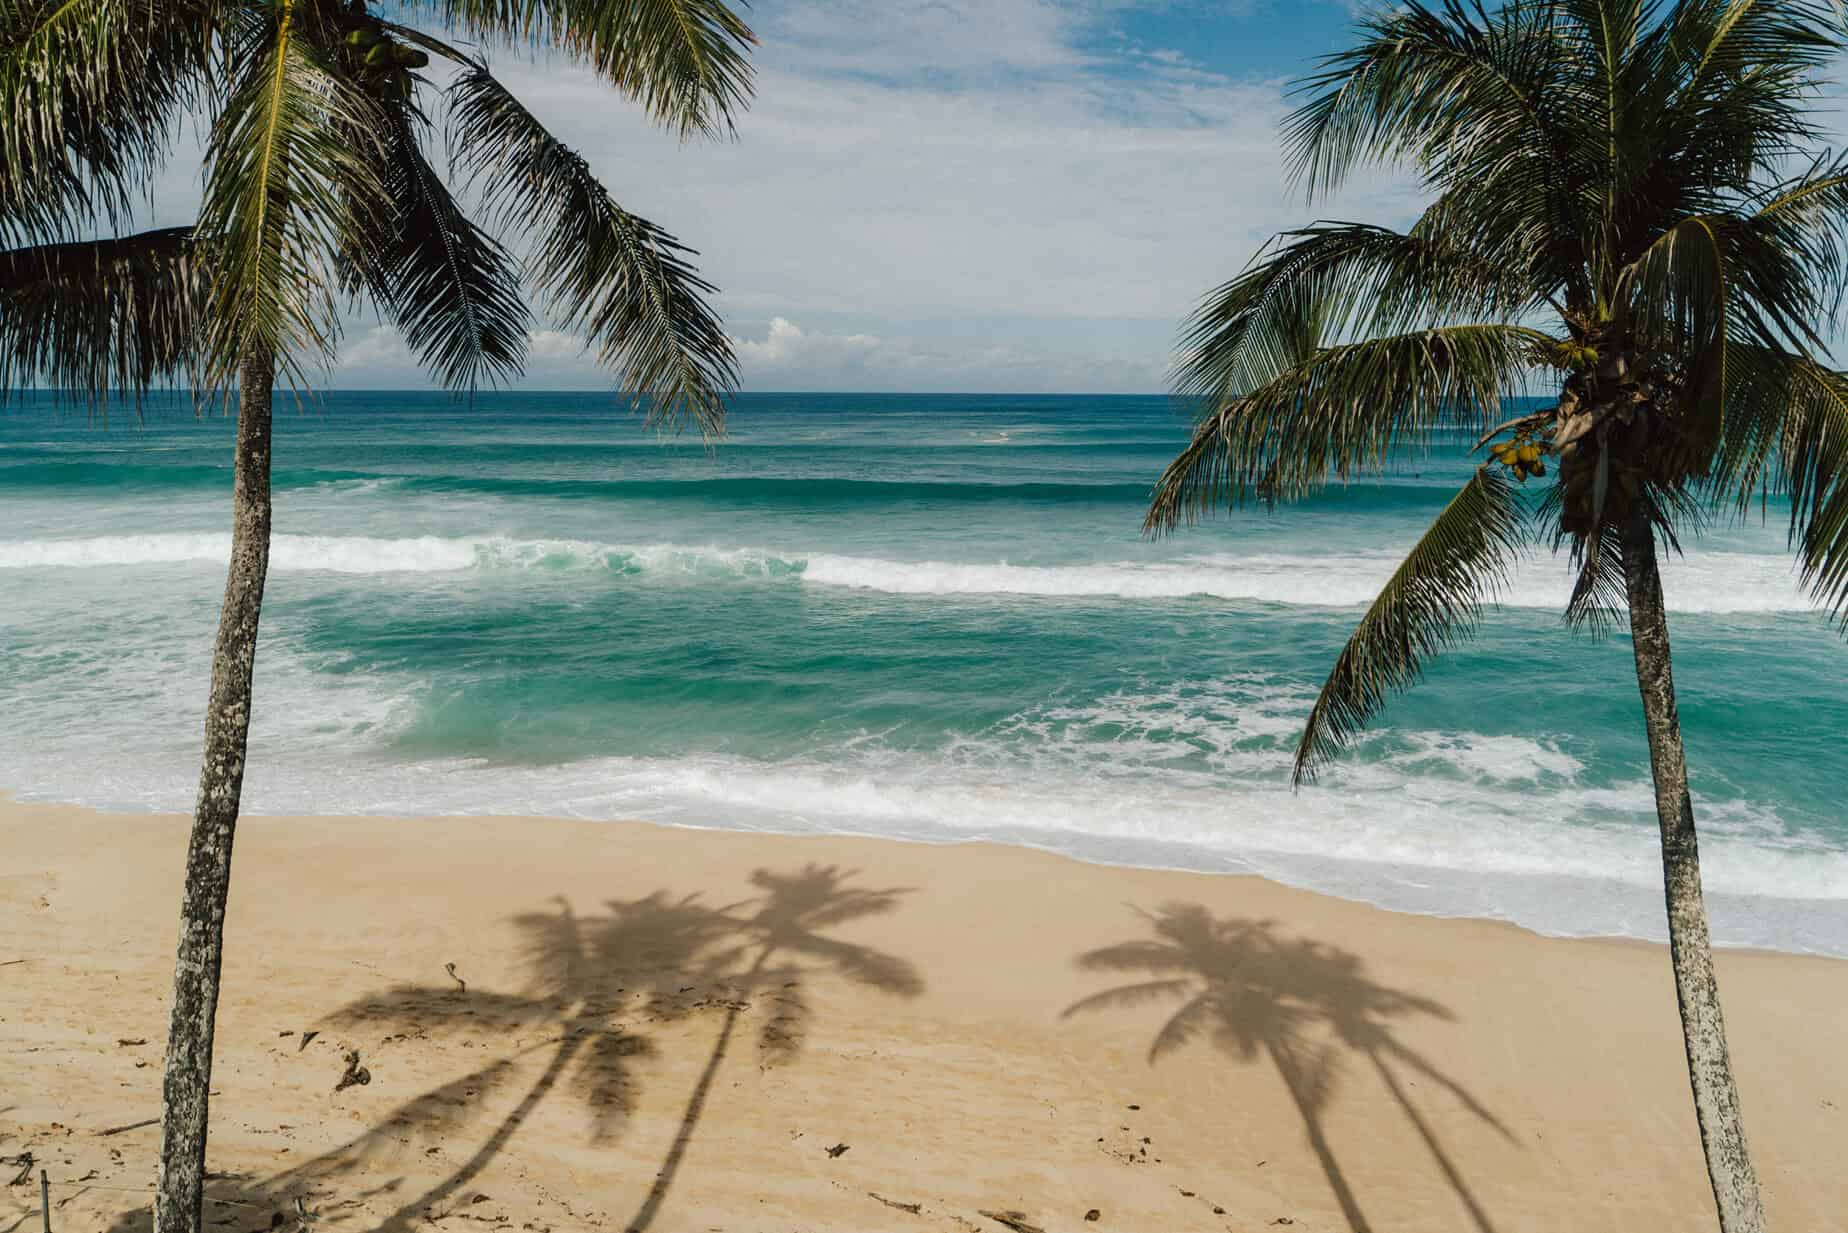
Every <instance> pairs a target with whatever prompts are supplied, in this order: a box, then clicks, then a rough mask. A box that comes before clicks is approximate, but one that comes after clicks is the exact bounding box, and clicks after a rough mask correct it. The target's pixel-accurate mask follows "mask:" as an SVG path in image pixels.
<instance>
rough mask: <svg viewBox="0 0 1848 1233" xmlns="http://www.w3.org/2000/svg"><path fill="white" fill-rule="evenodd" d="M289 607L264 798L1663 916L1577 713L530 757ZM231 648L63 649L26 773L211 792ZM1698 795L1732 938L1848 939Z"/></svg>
mask: <svg viewBox="0 0 1848 1233" xmlns="http://www.w3.org/2000/svg"><path fill="white" fill-rule="evenodd" d="M208 598H209V597H208ZM200 602H201V603H202V604H204V603H206V600H201V601H200ZM208 606H209V605H208ZM194 615H196V614H194ZM122 619H124V620H126V619H127V618H126V617H124V618H122ZM200 624H201V626H202V627H204V626H205V625H207V624H208V623H207V622H204V621H203V620H202V621H201V622H200ZM285 631H286V627H285ZM279 633H281V636H280V637H279V638H278V639H277V640H276V641H274V642H271V643H270V644H269V645H268V646H266V648H265V658H264V661H263V674H264V676H263V682H262V689H261V691H260V693H259V697H258V707H257V713H256V717H255V724H254V728H253V750H252V755H251V759H250V766H251V770H250V778H249V781H248V784H247V789H246V801H247V804H248V807H249V808H250V809H251V810H252V811H253V812H266V813H370V814H384V815H390V814H431V813H438V814H441V813H451V814H484V813H485V814H551V815H560V816H574V817H585V818H607V819H618V818H629V817H646V818H652V819H656V820H659V821H667V822H679V823H686V824H693V825H707V826H726V827H745V828H757V829H768V830H780V831H827V832H850V833H862V834H877V835H887V836H894V837H902V838H911V839H920V840H935V841H947V840H959V839H972V838H985V839H993V840H999V841H1003V842H1011V843H1020V844H1029V845H1034V846H1041V847H1047V848H1052V849H1055V850H1061V851H1066V852H1070V853H1072V854H1075V855H1079V856H1083V857H1087V858H1090V859H1098V860H1106V861H1114V862H1120V863H1129V864H1151V865H1171V866H1181V867H1190V868H1202V869H1222V870H1249V871H1254V872H1259V873H1264V874H1267V875H1269V876H1272V877H1277V878H1281V879H1284V880H1287V881H1292V882H1296V883H1299V884H1304V885H1309V886H1312V887H1317V888H1320V889H1324V890H1329V891H1334V892H1337V893H1345V894H1349V895H1352V896H1355V897H1360V898H1368V899H1373V900H1376V901H1379V902H1384V903H1388V904H1390V905H1392V906H1397V907H1402V908H1407V909H1411V910H1417V911H1425V912H1438V913H1450V914H1458V913H1467V914H1474V915H1490V916H1504V917H1508V918H1510V919H1514V920H1517V921H1520V922H1522V923H1524V924H1527V925H1530V926H1532V927H1535V928H1539V929H1543V930H1548V931H1552V932H1579V933H1583V932H1592V933H1599V932H1607V933H1624V934H1631V935H1635V936H1659V934H1660V924H1659V916H1660V907H1659V898H1658V896H1659V890H1658V889H1657V888H1658V885H1659V877H1660V864H1659V860H1660V857H1659V852H1658V851H1657V842H1656V838H1655V834H1654V828H1653V825H1652V824H1651V816H1652V801H1651V794H1650V788H1649V785H1648V783H1647V781H1646V780H1644V779H1640V778H1638V779H1635V780H1630V781H1619V782H1615V783H1612V782H1608V781H1594V780H1592V779H1590V778H1588V775H1587V771H1586V769H1585V767H1584V765H1583V764H1582V763H1581V761H1580V759H1579V758H1578V757H1576V756H1574V754H1573V752H1572V742H1571V740H1570V739H1568V738H1566V737H1563V736H1559V735H1548V734H1544V733H1542V734H1538V735H1534V736H1512V735H1487V734H1482V733H1473V732H1467V731H1446V730H1421V731H1402V730H1400V731H1395V730H1391V729H1382V730H1381V731H1379V732H1376V733H1372V734H1369V735H1368V736H1366V737H1363V738H1362V741H1361V742H1360V744H1359V746H1358V747H1357V748H1356V749H1355V751H1354V753H1353V755H1352V756H1351V757H1349V758H1346V759H1343V760H1342V761H1341V762H1339V763H1337V764H1336V765H1334V766H1332V767H1330V768H1328V770H1327V771H1326V772H1325V774H1324V776H1323V779H1322V781H1321V783H1320V784H1319V785H1317V786H1313V787H1310V788H1307V789H1305V790H1303V791H1301V792H1292V791H1290V790H1289V788H1288V766H1289V759H1290V752H1291V747H1292V745H1293V740H1294V737H1295V734H1296V732H1297V730H1298V728H1297V725H1298V724H1299V723H1300V722H1301V718H1302V715H1303V712H1304V710H1305V709H1306V708H1307V706H1308V705H1309V702H1310V700H1311V694H1310V691H1309V690H1307V689H1306V688H1304V687H1301V686H1296V685H1283V684H1278V683H1275V682H1272V681H1270V680H1268V679H1267V678H1265V677H1263V676H1261V675H1256V674H1252V675H1235V676H1229V677H1225V678H1222V679H1213V680H1205V681H1199V682H1193V683H1183V684H1162V685H1155V686H1151V687H1147V688H1142V687H1128V688H1125V689H1122V690H1119V691H1116V692H1113V693H1111V694H1109V695H1106V696H1104V697H1102V698H1098V699H1096V700H1094V701H1083V702H1073V703H1070V704H1061V703H1050V702H1049V703H1043V704H1037V705H1033V706H1029V707H1026V708H1024V709H1022V710H1021V711H1020V712H1018V713H1016V714H1014V715H1012V716H1009V717H1008V718H1006V719H1004V720H1002V721H1000V722H998V723H995V724H992V725H989V726H988V727H986V728H984V729H982V730H980V731H974V732H970V733H967V734H965V735H963V736H961V737H958V738H955V739H953V740H950V741H948V742H947V743H945V744H943V745H941V746H939V747H937V748H933V749H925V750H916V749H905V748H896V747H894V746H892V745H891V744H889V743H888V742H887V741H886V740H885V739H884V738H883V737H882V736H881V735H880V734H877V733H868V734H865V735H864V736H863V737H862V738H861V739H858V740H845V741H839V742H834V743H831V744H830V745H829V746H828V747H827V748H825V749H816V750H814V751H812V752H810V753H805V754H795V755H791V756H788V757H784V758H780V759H754V758H747V757H741V756H735V755H726V754H701V755H691V756H682V757H599V758H590V759H583V760H578V761H574V762H569V763H565V764H562V765H546V766H531V765H508V764H505V763H498V762H489V761H483V760H475V759H461V758H453V757H432V756H405V755H403V754H401V753H398V752H395V751H394V744H395V742H394V736H395V734H397V733H400V732H403V731H405V730H407V727H408V726H409V725H412V724H414V723H415V722H416V721H417V718H418V708H419V698H420V697H421V695H422V689H421V686H420V684H419V682H417V681H415V680H412V679H409V678H400V677H395V676H392V675H388V674H376V673H370V672H348V671H337V670H335V669H339V668H340V667H341V665H339V664H335V663H332V662H330V661H329V660H328V659H327V653H325V652H311V651H309V650H308V649H307V648H306V647H305V646H302V645H298V644H297V643H296V642H295V641H294V640H293V639H292V638H291V637H290V636H289V635H288V634H287V633H286V632H284V631H279ZM205 651H206V647H205V644H204V643H203V641H201V640H197V639H195V640H192V641H191V642H189V643H187V644H185V645H170V644H168V643H165V642H162V641H159V640H155V641H154V642H151V643H149V644H148V645H147V646H146V647H145V648H144V650H143V651H142V652H140V653H137V654H135V655H132V656H127V657H122V658H120V659H107V658H106V657H105V659H101V660H98V661H97V662H98V665H99V668H100V670H99V671H91V670H89V669H86V668H84V667H83V666H82V665H70V666H68V667H67V665H65V664H64V663H63V662H60V663H59V664H58V665H56V667H57V668H58V669H59V671H60V672H62V673H64V674H65V676H66V687H65V688H61V689H60V690H58V691H49V692H44V691H33V692H32V693H31V695H30V696H22V697H18V698H15V699H14V703H13V705H14V708H15V712H16V713H14V714H12V715H11V716H9V719H8V723H7V726H8V728H9V729H11V730H12V731H13V732H14V734H15V735H17V736H18V737H19V738H20V739H18V740H11V741H8V742H4V743H0V783H4V784H6V785H7V786H8V787H9V788H12V789H16V790H18V791H20V792H21V793H22V794H24V795H27V796H34V797H45V798H53V799H64V800H75V801H79V802H83V803H88V804H92V805H100V806H106V807H141V808H154V809H168V810H180V809H184V808H186V807H187V806H188V804H189V803H190V797H191V793H192V790H193V784H194V777H195V775H196V758H197V745H196V729H195V727H194V725H192V724H190V723H188V724H184V725H182V724H177V723H175V722H172V720H173V717H174V716H178V715H182V714H194V713H196V707H197V705H198V703H199V698H198V696H197V690H198V681H199V680H200V679H202V678H201V673H202V672H203V670H204V660H205ZM57 654H58V655H59V656H61V657H64V656H67V655H68V654H69V651H68V648H67V649H66V650H61V651H59V652H57ZM105 697H106V698H108V699H109V705H108V706H107V707H100V708H99V706H98V702H99V700H100V699H103V698H105ZM99 715H100V716H103V717H104V718H103V721H102V722H101V723H98V722H97V719H96V717H97V716H99ZM149 733H164V734H165V735H163V736H161V737H160V738H159V739H158V740H150V739H149V736H148V734H149ZM137 734H139V735H137ZM1697 805H1698V808H1699V810H1700V812H1701V815H1702V819H1703V829H1704V835H1705V838H1706V842H1705V843H1704V845H1703V856H1704V857H1705V860H1704V865H1705V874H1706V880H1707V887H1708V889H1709V891H1710V893H1711V895H1712V896H1713V899H1714V905H1715V919H1716V936H1718V937H1719V938H1720V939H1721V940H1722V941H1725V942H1730V943H1738V944H1752V945H1768V946H1778V947H1785V948H1795V949H1815V950H1825V951H1830V952H1833V953H1842V954H1848V853H1845V852H1842V851H1840V850H1839V849H1836V848H1833V847H1830V846H1828V845H1826V844H1824V843H1822V842H1820V841H1819V840H1818V839H1816V838H1815V837H1814V836H1811V835H1808V834H1806V833H1803V832H1797V831H1792V830H1790V829H1789V828H1787V827H1785V826H1784V825H1783V824H1782V823H1781V821H1780V820H1779V818H1778V817H1777V815H1776V813H1775V812H1774V811H1773V810H1771V809H1770V808H1768V807H1765V806H1762V805H1757V804H1753V803H1749V802H1743V801H1738V800H1701V801H1699V802H1698V803H1697ZM1778 905H1785V906H1783V907H1780V906H1778Z"/></svg>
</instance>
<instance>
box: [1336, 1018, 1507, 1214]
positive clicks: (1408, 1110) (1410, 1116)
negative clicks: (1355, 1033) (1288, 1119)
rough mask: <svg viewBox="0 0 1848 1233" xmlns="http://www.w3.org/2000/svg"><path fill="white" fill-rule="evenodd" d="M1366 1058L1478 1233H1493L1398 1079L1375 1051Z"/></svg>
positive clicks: (1474, 1198) (1435, 1135)
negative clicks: (1461, 1202)
mask: <svg viewBox="0 0 1848 1233" xmlns="http://www.w3.org/2000/svg"><path fill="white" fill-rule="evenodd" d="M1367 1057H1368V1058H1369V1059H1371V1060H1372V1062H1373V1067H1374V1069H1375V1070H1377V1071H1379V1072H1380V1080H1381V1081H1382V1082H1383V1083H1385V1084H1386V1089H1387V1090H1388V1091H1389V1092H1391V1093H1392V1098H1393V1099H1394V1100H1396V1101H1398V1102H1399V1108H1400V1109H1401V1110H1403V1111H1404V1113H1405V1117H1406V1120H1407V1121H1409V1122H1411V1124H1412V1129H1414V1130H1416V1131H1417V1132H1418V1137H1419V1138H1420V1139H1423V1140H1424V1145H1425V1147H1427V1148H1429V1149H1430V1152H1431V1158H1432V1159H1433V1160H1435V1161H1436V1162H1437V1167H1438V1170H1439V1171H1440V1172H1441V1173H1443V1175H1444V1180H1445V1181H1446V1182H1448V1183H1449V1184H1450V1189H1451V1190H1453V1191H1454V1192H1456V1196H1457V1198H1459V1199H1461V1200H1462V1201H1463V1206H1464V1207H1466V1208H1468V1209H1469V1218H1470V1219H1471V1220H1472V1221H1474V1222H1475V1225H1476V1228H1477V1230H1478V1231H1479V1233H1496V1230H1495V1222H1494V1221H1493V1220H1490V1219H1489V1214H1488V1213H1487V1212H1486V1211H1484V1210H1483V1209H1482V1204H1480V1203H1478V1202H1477V1201H1476V1194H1475V1192H1474V1191H1472V1190H1471V1189H1470V1188H1469V1183H1468V1182H1465V1181H1464V1180H1463V1174H1462V1173H1461V1172H1459V1171H1458V1169H1457V1166H1456V1165H1455V1163H1453V1162H1452V1161H1451V1159H1450V1153H1448V1152H1446V1151H1445V1150H1444V1144H1443V1142H1442V1141H1441V1140H1440V1139H1439V1138H1438V1137H1437V1134H1436V1133H1435V1132H1434V1131H1433V1130H1432V1129H1431V1127H1430V1125H1429V1124H1428V1123H1427V1122H1426V1121H1425V1120H1424V1115H1423V1114H1421V1113H1419V1112H1418V1109H1417V1106H1415V1105H1413V1104H1412V1101H1411V1097H1410V1096H1409V1095H1407V1094H1406V1092H1405V1089H1404V1088H1402V1087H1401V1086H1400V1085H1399V1076H1397V1075H1396V1074H1394V1073H1393V1071H1392V1067H1390V1066H1388V1065H1387V1064H1386V1059H1385V1058H1383V1057H1381V1056H1380V1052H1379V1050H1378V1049H1369V1050H1367Z"/></svg>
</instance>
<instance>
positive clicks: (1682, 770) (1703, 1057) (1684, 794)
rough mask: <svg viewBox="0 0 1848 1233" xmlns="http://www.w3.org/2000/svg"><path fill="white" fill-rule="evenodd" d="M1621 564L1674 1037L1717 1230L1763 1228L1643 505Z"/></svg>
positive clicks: (1743, 1232)
mask: <svg viewBox="0 0 1848 1233" xmlns="http://www.w3.org/2000/svg"><path fill="white" fill-rule="evenodd" d="M1623 572H1624V585H1625V590H1626V591H1627V592H1628V597H1629V601H1630V633H1631V640H1632V643H1633V645H1634V648H1635V651H1636V683H1637V686H1638V687H1639V688H1640V689H1641V690H1642V695H1643V722H1644V724H1645V725H1646V726H1647V727H1648V730H1649V769H1650V772H1651V773H1652V774H1653V776H1654V778H1655V796H1656V820H1657V821H1658V822H1659V823H1660V824H1661V828H1662V884H1663V890H1664V892H1665V894H1666V896H1667V900H1668V951H1669V958H1670V960H1671V962H1672V963H1673V965H1674V969H1675V999H1676V1001H1677V1002H1678V1003H1679V1004H1680V1007H1681V1035H1682V1040H1683V1042H1684V1043H1685V1045H1686V1047H1687V1058H1688V1082H1689V1083H1690V1084H1691V1085H1692V1087H1693V1089H1694V1112H1695V1115H1696V1117H1697V1118H1698V1120H1699V1122H1700V1141H1701V1146H1702V1147H1703V1148H1704V1149H1705V1150H1706V1154H1707V1177H1708V1180H1709V1181H1711V1182H1712V1184H1713V1201H1714V1203H1715V1204H1716V1205H1717V1206H1718V1208H1719V1214H1720V1228H1721V1230H1722V1231H1723V1233H1762V1231H1763V1229H1764V1227H1765V1217H1764V1207H1763V1204H1762V1203H1761V1202H1760V1200H1759V1197H1758V1178H1757V1176H1756V1175H1755V1174H1754V1173H1753V1172H1752V1161H1751V1157H1750V1156H1749V1155H1747V1154H1746V1147H1745V1126H1744V1124H1743V1122H1742V1121H1741V1120H1740V1117H1739V1090H1738V1088H1737V1087H1736V1086H1734V1084H1733V1075H1732V1059H1731V1057H1730V1056H1729V1055H1728V1053H1727V1051H1726V1027H1725V1024H1724V1023H1722V1022H1721V1019H1720V990H1719V985H1718V984H1717V982H1715V980H1714V977H1713V950H1712V948H1711V946H1710V945H1709V944H1708V941H1707V907H1706V903H1705V901H1704V899H1703V898H1702V895H1701V888H1700V845H1699V843H1698V841H1697V839H1696V836H1695V833H1694V804H1693V801H1692V799H1691V798H1690V797H1689V795H1688V764H1687V758H1686V755H1685V754H1684V753H1683V751H1682V748H1681V720H1680V718H1679V716H1678V715H1677V714H1676V711H1675V678H1674V672H1673V668H1672V665H1671V663H1670V659H1669V647H1668V614H1667V612H1666V610H1665V608H1664V605H1663V602H1662V578H1661V574H1660V573H1659V572H1658V570H1657V568H1656V551H1655V534H1654V530H1653V529H1652V528H1651V526H1650V524H1649V517H1648V514H1647V512H1646V511H1643V510H1640V509H1639V510H1638V511H1637V512H1636V513H1634V514H1632V515H1631V517H1630V519H1629V521H1628V523H1627V524H1626V525H1625V527H1624V532H1623Z"/></svg>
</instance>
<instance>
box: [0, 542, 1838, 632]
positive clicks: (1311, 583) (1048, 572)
mask: <svg viewBox="0 0 1848 1233" xmlns="http://www.w3.org/2000/svg"><path fill="white" fill-rule="evenodd" d="M230 544H231V538H230V536H229V535H228V534H225V533H213V532H200V533H168V534H155V535H118V536H99V537H95V538H88V539H44V540H12V541H0V569H28V568H90V567H99V566H138V565H160V564H180V563H187V562H213V563H216V562H223V561H224V560H226V559H227V558H228V557H229V555H230ZM270 562H271V567H272V568H273V569H277V570H283V571H320V572H326V573H339V574H383V573H448V572H456V571H461V570H501V569H512V570H518V569H538V570H553V571H572V570H601V571H609V572H615V573H619V574H654V575H677V576H682V577H692V578H707V579H762V578H768V579H800V580H801V581H802V582H803V583H804V584H807V585H810V586H815V587H827V588H835V589H844V590H861V591H874V592H880V593H884V594H889V595H924V596H944V597H953V596H972V597H980V596H1020V597H1031V598H1045V599H1099V600H1108V599H1121V600H1165V599H1190V598H1206V599H1220V600H1234V601H1246V602H1251V603H1263V604H1277V605H1282V606H1290V607H1322V608H1352V607H1357V606H1361V605H1365V604H1368V603H1370V602H1372V600H1373V598H1374V597H1375V596H1376V595H1377V594H1378V593H1379V590H1380V588H1381V586H1382V585H1384V583H1385V582H1386V580H1387V578H1388V577H1389V576H1390V575H1391V573H1392V571H1393V569H1394V568H1396V567H1397V565H1398V562H1399V557H1398V556H1396V555H1391V554H1385V553H1375V554H1294V555H1292V554H1275V555H1252V556H1233V555H1229V554H1207V555H1198V556H1190V557H1185V558H1180V559H1176V560H1169V561H1146V562H1144V561H1107V562H1097V563H1092V564H1077V565H1016V564H1013V563H1011V562H1008V561H989V562H960V561H901V560H892V559H888V558H882V557H869V556H850V555H843V554H838V553H812V554H806V555H805V554H801V553H790V552H770V551H766V550H763V549H757V548H727V547H721V546H717V545H704V546H698V545H677V544H648V545H618V544H602V543H593V542H588V541H583V540H564V539H558V540H550V539H532V540H528V539H516V538H511V537H506V536H476V537H470V536H464V537H453V538H449V537H440V536H416V537H410V538H401V539H392V538H380V537H374V536H317V535H278V536H276V537H275V538H274V540H273V543H272V548H271V557H270ZM1664 586H1665V589H1666V591H1667V595H1668V602H1669V607H1670V608H1672V609H1674V610H1675V611H1678V612H1707V613H1753V612H1804V611H1809V610H1811V609H1812V608H1813V607H1814V605H1813V604H1812V602H1811V601H1810V600H1809V599H1808V598H1807V597H1806V596H1805V595H1804V594H1803V592H1802V590H1801V589H1800V587H1799V585H1798V583H1797V581H1796V578H1795V576H1794V572H1793V569H1792V566H1791V564H1790V562H1789V560H1788V559H1787V558H1785V557H1782V556H1770V555H1761V554H1754V553H1737V552H1734V553H1728V552H1706V553H1694V554H1690V555H1689V556H1687V557H1686V558H1684V559H1681V560H1677V561H1675V562H1673V563H1671V564H1670V565H1669V567H1668V568H1667V569H1665V570H1664ZM1569 590H1570V578H1569V576H1568V574H1567V572H1566V569H1565V566H1564V564H1563V562H1559V561H1556V560H1546V559H1541V560H1535V561H1530V562H1529V563H1528V564H1527V565H1526V567H1525V568H1523V569H1522V570H1521V572H1520V573H1519V574H1518V575H1517V577H1516V579H1515V581H1514V584H1513V585H1512V586H1511V587H1510V588H1508V589H1507V591H1506V592H1505V593H1503V594H1501V595H1500V596H1498V597H1497V598H1496V602H1499V603H1500V604H1502V605H1504V606H1506V607H1511V608H1547V609H1560V608H1563V606H1564V604H1565V601H1566V596H1567V594H1568V592H1569Z"/></svg>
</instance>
